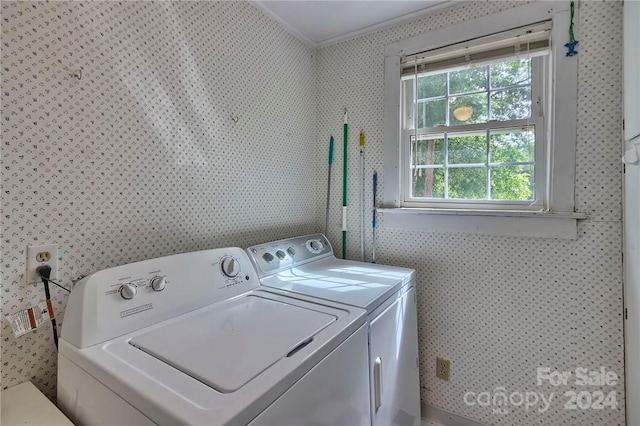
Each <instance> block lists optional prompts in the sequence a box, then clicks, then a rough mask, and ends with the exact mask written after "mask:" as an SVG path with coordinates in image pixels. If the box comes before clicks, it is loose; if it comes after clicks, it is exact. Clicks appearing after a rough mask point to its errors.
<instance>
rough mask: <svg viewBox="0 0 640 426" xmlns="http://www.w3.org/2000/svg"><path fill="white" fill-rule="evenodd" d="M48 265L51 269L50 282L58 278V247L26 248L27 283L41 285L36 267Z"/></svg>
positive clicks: (52, 245)
mask: <svg viewBox="0 0 640 426" xmlns="http://www.w3.org/2000/svg"><path fill="white" fill-rule="evenodd" d="M44 265H49V266H50V267H51V276H50V278H51V279H52V280H55V279H57V278H58V245H57V244H49V245H46V246H27V283H28V284H37V283H41V282H42V279H41V278H40V275H39V274H38V271H37V269H38V267H39V266H44Z"/></svg>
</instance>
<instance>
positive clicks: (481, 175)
mask: <svg viewBox="0 0 640 426" xmlns="http://www.w3.org/2000/svg"><path fill="white" fill-rule="evenodd" d="M448 195H449V198H453V199H461V200H484V199H486V198H487V168H486V167H459V168H458V167H456V168H450V169H449V194H448Z"/></svg>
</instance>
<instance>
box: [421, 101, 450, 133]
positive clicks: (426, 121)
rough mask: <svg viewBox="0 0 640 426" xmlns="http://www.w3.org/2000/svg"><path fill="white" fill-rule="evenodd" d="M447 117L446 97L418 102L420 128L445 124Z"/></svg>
mask: <svg viewBox="0 0 640 426" xmlns="http://www.w3.org/2000/svg"><path fill="white" fill-rule="evenodd" d="M446 119H447V100H446V99H439V100H435V101H425V102H420V103H418V128H420V129H421V128H424V127H435V126H444V125H445V124H447V123H446Z"/></svg>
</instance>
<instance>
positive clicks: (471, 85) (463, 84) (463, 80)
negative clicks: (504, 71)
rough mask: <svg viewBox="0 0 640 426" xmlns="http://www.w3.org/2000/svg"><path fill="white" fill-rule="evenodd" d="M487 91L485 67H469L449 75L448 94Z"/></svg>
mask: <svg viewBox="0 0 640 426" xmlns="http://www.w3.org/2000/svg"><path fill="white" fill-rule="evenodd" d="M484 90H487V66H486V65H485V66H482V67H471V68H466V69H462V70H458V71H451V72H450V73H449V94H450V95H455V94H458V93H469V92H479V91H484Z"/></svg>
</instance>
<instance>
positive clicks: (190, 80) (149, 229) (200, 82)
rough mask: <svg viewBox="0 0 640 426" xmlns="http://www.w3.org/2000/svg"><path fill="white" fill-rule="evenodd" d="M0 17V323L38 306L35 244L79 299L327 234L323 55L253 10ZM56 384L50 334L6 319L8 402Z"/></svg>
mask: <svg viewBox="0 0 640 426" xmlns="http://www.w3.org/2000/svg"><path fill="white" fill-rule="evenodd" d="M2 17H3V22H2V108H3V111H2V116H3V119H2V139H3V144H2V158H3V167H2V185H3V190H2V256H3V259H2V299H3V300H2V312H3V313H10V312H14V311H17V310H19V309H23V308H26V307H28V306H31V305H33V304H35V303H37V302H38V301H40V300H43V299H44V292H43V289H42V285H27V284H26V281H25V267H26V266H25V265H26V247H27V245H28V244H48V243H57V244H59V257H60V274H59V281H60V282H61V283H63V284H65V285H67V286H69V285H70V284H71V282H72V280H74V279H77V278H78V277H80V276H82V275H85V274H88V273H91V272H93V271H97V270H100V269H103V268H107V267H110V266H115V265H119V264H123V263H128V262H133V261H137V260H142V259H147V258H152V257H158V256H163V255H169V254H172V253H180V252H185V251H192V250H198V249H205V248H211V247H224V246H231V245H239V246H244V247H246V246H249V245H252V244H256V243H260V242H265V241H269V240H274V239H278V238H286V237H289V236H294V235H299V234H303V233H306V232H313V231H315V230H316V228H315V224H314V214H315V212H314V207H315V194H314V191H313V190H314V185H315V176H314V171H315V164H314V150H313V148H312V146H313V145H312V143H310V142H312V140H313V139H314V138H315V114H314V113H315V104H314V102H313V99H314V97H315V88H316V81H315V58H314V57H313V51H312V49H310V48H308V47H306V46H305V45H303V44H302V43H301V42H300V41H298V40H297V39H295V38H294V37H293V36H291V35H289V34H287V33H286V32H285V31H284V30H283V29H282V28H280V27H279V26H278V25H277V24H275V23H274V22H273V21H272V20H271V19H269V18H267V17H266V16H264V15H263V14H262V12H260V11H258V10H257V9H255V8H254V7H253V6H251V5H250V4H249V3H245V2H219V3H218V2H184V3H178V2H171V3H169V2H158V3H151V2H121V3H115V2H74V3H61V2H50V3H39V2H38V3H36V2H34V3H32V2H13V3H11V2H2ZM80 67H82V68H83V78H82V80H80V81H78V80H77V79H75V78H73V77H71V76H70V74H71V73H72V72H74V71H76V70H77V69H78V68H80ZM232 116H237V118H238V122H237V123H234V122H233V121H232V120H231V117H232ZM52 297H53V303H54V310H55V312H56V315H58V317H61V316H62V314H63V312H64V307H65V302H66V294H65V293H64V292H63V291H62V290H59V289H57V288H56V287H52ZM55 372H56V352H55V348H54V345H53V341H52V337H51V328H50V327H49V326H48V325H47V326H45V327H43V328H41V329H40V330H38V331H37V332H35V333H31V334H29V335H26V336H24V337H21V338H19V339H15V338H14V337H13V336H12V334H11V332H10V330H9V327H8V323H7V322H6V321H5V320H4V319H3V321H2V388H7V387H10V386H13V385H15V384H18V383H21V382H23V381H26V380H31V381H33V382H34V383H35V384H36V385H37V386H38V388H40V389H41V390H42V391H44V392H45V393H46V394H47V395H48V396H54V395H55V386H56V374H55Z"/></svg>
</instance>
